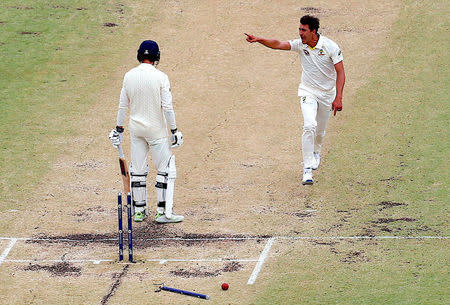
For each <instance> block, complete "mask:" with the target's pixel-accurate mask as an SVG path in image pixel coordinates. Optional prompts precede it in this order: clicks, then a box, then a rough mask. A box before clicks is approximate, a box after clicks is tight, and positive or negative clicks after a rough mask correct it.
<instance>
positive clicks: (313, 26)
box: [300, 15, 319, 33]
mask: <svg viewBox="0 0 450 305" xmlns="http://www.w3.org/2000/svg"><path fill="white" fill-rule="evenodd" d="M300 23H301V24H304V25H308V26H309V29H310V30H311V32H312V31H313V30H316V33H317V31H318V30H319V18H317V17H314V16H311V15H305V16H303V17H302V18H300Z"/></svg>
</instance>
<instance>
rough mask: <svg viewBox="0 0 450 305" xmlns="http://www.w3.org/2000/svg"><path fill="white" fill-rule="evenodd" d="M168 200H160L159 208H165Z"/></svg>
mask: <svg viewBox="0 0 450 305" xmlns="http://www.w3.org/2000/svg"><path fill="white" fill-rule="evenodd" d="M165 207H166V202H165V201H158V208H165Z"/></svg>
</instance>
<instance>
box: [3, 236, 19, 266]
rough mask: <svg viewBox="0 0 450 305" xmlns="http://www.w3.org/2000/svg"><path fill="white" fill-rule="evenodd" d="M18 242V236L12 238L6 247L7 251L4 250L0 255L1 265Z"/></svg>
mask: <svg viewBox="0 0 450 305" xmlns="http://www.w3.org/2000/svg"><path fill="white" fill-rule="evenodd" d="M16 242H17V238H11V239H10V241H9V245H8V247H6V249H5V251H3V253H2V255H1V256H0V265H1V264H2V263H3V262H4V261H5V260H6V257H7V256H8V254H9V252H10V251H11V250H12V248H13V247H14V245H15V244H16Z"/></svg>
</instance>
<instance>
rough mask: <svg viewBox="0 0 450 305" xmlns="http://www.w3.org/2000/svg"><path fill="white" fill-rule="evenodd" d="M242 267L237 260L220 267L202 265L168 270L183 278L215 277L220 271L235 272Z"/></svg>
mask: <svg viewBox="0 0 450 305" xmlns="http://www.w3.org/2000/svg"><path fill="white" fill-rule="evenodd" d="M242 268H243V266H242V264H240V263H239V262H227V263H226V264H225V266H224V267H223V268H221V269H214V270H210V269H208V268H206V267H204V266H202V267H198V268H189V269H184V268H180V269H176V270H172V271H170V273H171V274H173V275H175V276H179V277H184V278H194V277H216V276H218V275H220V274H222V272H235V271H239V270H241V269H242Z"/></svg>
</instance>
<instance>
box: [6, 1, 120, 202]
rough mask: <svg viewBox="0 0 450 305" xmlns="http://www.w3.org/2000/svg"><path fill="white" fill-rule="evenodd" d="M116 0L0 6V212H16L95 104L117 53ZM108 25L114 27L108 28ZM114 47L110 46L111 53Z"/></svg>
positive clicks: (38, 2)
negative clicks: (97, 94)
mask: <svg viewBox="0 0 450 305" xmlns="http://www.w3.org/2000/svg"><path fill="white" fill-rule="evenodd" d="M127 11H128V8H127V7H125V6H124V5H123V4H121V2H120V1H106V0H105V1H86V0H76V1H43V0H39V1H20V3H19V2H18V1H12V0H6V1H2V2H1V4H0V71H1V76H0V77H1V82H0V105H1V111H0V124H1V125H2V128H3V130H2V141H1V144H0V145H1V150H0V161H1V164H2V171H1V172H0V181H1V188H0V195H1V197H2V198H4V199H7V200H5V201H2V204H1V205H0V210H6V209H9V208H18V207H20V206H21V204H22V203H21V202H22V201H23V199H24V197H26V194H28V193H29V191H30V190H31V189H33V187H35V186H36V185H37V183H38V182H39V179H40V178H41V177H42V176H43V175H44V174H45V172H46V171H47V170H48V168H49V166H50V164H51V162H52V160H53V159H54V158H55V156H56V155H57V154H58V153H61V152H62V151H63V149H64V147H66V146H67V144H66V143H67V142H68V139H70V137H71V136H72V135H73V134H76V133H79V132H83V119H82V117H83V113H84V112H85V111H86V109H87V107H88V106H89V105H90V104H91V103H92V102H93V101H95V96H96V93H98V92H99V89H100V88H102V87H103V86H104V85H105V83H106V81H107V79H108V78H107V75H108V73H110V72H111V70H113V69H106V70H105V69H104V67H105V66H107V65H111V66H112V67H113V66H114V65H115V63H117V62H118V60H119V59H120V55H121V54H123V51H124V47H125V46H123V45H121V44H119V43H114V44H112V43H111V42H112V41H114V40H117V39H118V38H119V37H120V33H121V31H122V28H124V26H125V24H124V23H125V22H126V19H125V17H124V16H125V14H126V12H127ZM109 24H115V26H114V27H111V26H110V25H109ZM113 45H114V47H113Z"/></svg>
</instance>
